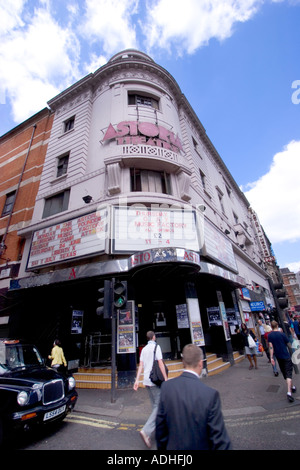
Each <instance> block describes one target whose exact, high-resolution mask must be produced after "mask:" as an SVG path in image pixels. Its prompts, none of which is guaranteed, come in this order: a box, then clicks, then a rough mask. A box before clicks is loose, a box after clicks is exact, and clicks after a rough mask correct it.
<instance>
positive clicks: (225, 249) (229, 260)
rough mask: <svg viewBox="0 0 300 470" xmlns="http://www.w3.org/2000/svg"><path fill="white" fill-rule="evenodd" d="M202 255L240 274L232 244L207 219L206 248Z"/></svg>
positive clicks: (205, 229) (205, 224) (205, 227)
mask: <svg viewBox="0 0 300 470" xmlns="http://www.w3.org/2000/svg"><path fill="white" fill-rule="evenodd" d="M201 253H202V255H203V256H207V257H208V258H211V259H212V260H214V261H216V262H218V263H220V264H222V265H223V266H224V267H226V268H229V269H231V270H232V271H235V272H238V269H237V264H236V260H235V256H234V253H233V249H232V245H231V242H230V241H229V240H227V238H226V237H225V236H224V235H222V233H220V232H219V231H218V230H217V229H215V228H214V227H213V226H212V224H210V223H209V222H208V220H207V219H204V246H203V248H202V251H201Z"/></svg>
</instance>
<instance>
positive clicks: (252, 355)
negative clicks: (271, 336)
mask: <svg viewBox="0 0 300 470" xmlns="http://www.w3.org/2000/svg"><path fill="white" fill-rule="evenodd" d="M241 334H242V337H243V340H244V347H245V354H246V356H247V358H248V361H249V362H250V366H249V369H250V370H251V369H253V367H254V366H255V369H258V367H257V359H256V355H257V348H256V336H255V335H254V333H253V332H252V331H251V330H250V329H249V328H247V325H246V324H245V323H242V324H241ZM252 341H253V343H254V344H253V343H252ZM252 359H253V361H252ZM253 362H254V366H253Z"/></svg>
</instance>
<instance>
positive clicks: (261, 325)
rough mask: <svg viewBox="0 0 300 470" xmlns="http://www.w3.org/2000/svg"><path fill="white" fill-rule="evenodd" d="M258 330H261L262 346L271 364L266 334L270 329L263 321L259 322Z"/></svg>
mask: <svg viewBox="0 0 300 470" xmlns="http://www.w3.org/2000/svg"><path fill="white" fill-rule="evenodd" d="M258 329H259V334H260V342H261V344H262V347H263V348H264V351H265V353H266V356H267V358H268V361H269V362H271V359H270V352H269V347H268V344H267V342H266V339H265V333H266V331H267V329H268V328H267V325H266V324H265V323H263V322H262V320H258ZM270 329H271V328H270Z"/></svg>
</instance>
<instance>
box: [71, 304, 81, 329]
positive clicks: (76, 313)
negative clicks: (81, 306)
mask: <svg viewBox="0 0 300 470" xmlns="http://www.w3.org/2000/svg"><path fill="white" fill-rule="evenodd" d="M82 326H83V310H73V311H72V325H71V334H72V335H81V334H82Z"/></svg>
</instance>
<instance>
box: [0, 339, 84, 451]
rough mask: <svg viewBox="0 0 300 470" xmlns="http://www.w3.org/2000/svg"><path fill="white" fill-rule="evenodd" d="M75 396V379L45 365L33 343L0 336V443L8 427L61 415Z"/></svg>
mask: <svg viewBox="0 0 300 470" xmlns="http://www.w3.org/2000/svg"><path fill="white" fill-rule="evenodd" d="M77 396H78V395H77V392H76V388H75V379H74V378H73V377H72V376H66V375H65V374H63V375H62V374H60V373H58V372H57V371H56V370H54V369H52V368H50V367H46V365H45V362H44V360H43V358H42V357H41V355H40V353H39V351H38V349H37V348H36V347H35V346H34V345H32V344H26V343H23V342H21V341H19V340H3V339H0V445H1V444H2V443H3V439H4V436H5V434H6V432H7V431H8V430H9V429H17V428H25V429H26V428H28V427H30V426H32V425H34V424H47V423H51V422H53V421H54V420H59V419H60V420H62V419H64V417H65V416H66V415H67V413H68V412H70V411H71V410H72V409H73V408H74V406H75V404H76V401H77Z"/></svg>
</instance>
